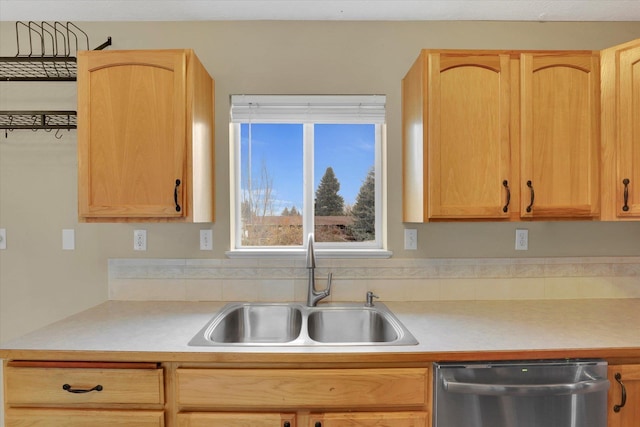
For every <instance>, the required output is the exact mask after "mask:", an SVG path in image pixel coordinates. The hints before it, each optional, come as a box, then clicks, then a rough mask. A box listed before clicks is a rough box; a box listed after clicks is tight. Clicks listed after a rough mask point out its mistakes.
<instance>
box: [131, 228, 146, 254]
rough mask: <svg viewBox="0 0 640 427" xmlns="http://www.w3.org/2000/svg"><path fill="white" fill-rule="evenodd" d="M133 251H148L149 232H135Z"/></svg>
mask: <svg viewBox="0 0 640 427" xmlns="http://www.w3.org/2000/svg"><path fill="white" fill-rule="evenodd" d="M133 250H134V251H146V250H147V230H133Z"/></svg>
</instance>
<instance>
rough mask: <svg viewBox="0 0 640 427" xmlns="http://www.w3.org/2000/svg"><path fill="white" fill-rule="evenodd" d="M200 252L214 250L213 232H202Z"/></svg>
mask: <svg viewBox="0 0 640 427" xmlns="http://www.w3.org/2000/svg"><path fill="white" fill-rule="evenodd" d="M200 250H201V251H212V250H213V230H200Z"/></svg>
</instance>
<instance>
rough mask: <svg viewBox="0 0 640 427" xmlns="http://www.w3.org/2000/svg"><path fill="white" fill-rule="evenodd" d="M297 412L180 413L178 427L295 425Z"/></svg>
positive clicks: (275, 426) (288, 426)
mask: <svg viewBox="0 0 640 427" xmlns="http://www.w3.org/2000/svg"><path fill="white" fill-rule="evenodd" d="M295 426H296V416H295V414H276V413H260V414H249V413H240V412H224V413H211V414H205V413H188V414H178V427H295Z"/></svg>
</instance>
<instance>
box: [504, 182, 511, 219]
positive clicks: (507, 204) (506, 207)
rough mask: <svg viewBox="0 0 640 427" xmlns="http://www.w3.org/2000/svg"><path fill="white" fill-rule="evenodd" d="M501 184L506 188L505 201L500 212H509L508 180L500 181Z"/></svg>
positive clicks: (509, 194) (509, 191)
mask: <svg viewBox="0 0 640 427" xmlns="http://www.w3.org/2000/svg"><path fill="white" fill-rule="evenodd" d="M502 186H503V187H504V188H505V189H506V190H507V203H506V204H505V205H504V207H503V208H502V212H504V213H507V212H509V203H511V190H510V189H509V181H507V180H506V179H505V180H504V181H502Z"/></svg>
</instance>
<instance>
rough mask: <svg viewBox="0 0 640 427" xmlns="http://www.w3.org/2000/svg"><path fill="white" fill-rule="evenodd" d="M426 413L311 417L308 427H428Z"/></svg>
mask: <svg viewBox="0 0 640 427" xmlns="http://www.w3.org/2000/svg"><path fill="white" fill-rule="evenodd" d="M427 421H428V420H427V413H426V412H364V413H357V412H347V413H340V412H336V413H327V414H322V415H315V414H312V415H311V422H310V423H309V426H308V427H379V426H385V427H426V426H427V425H428V424H427Z"/></svg>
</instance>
